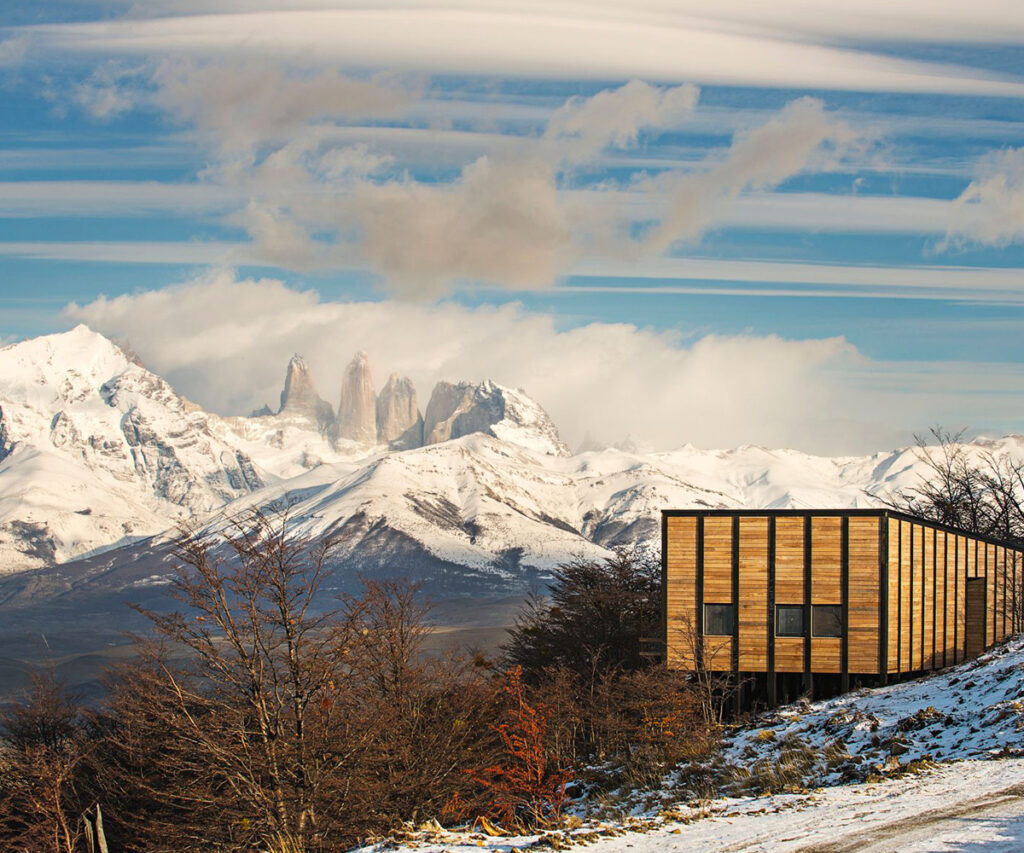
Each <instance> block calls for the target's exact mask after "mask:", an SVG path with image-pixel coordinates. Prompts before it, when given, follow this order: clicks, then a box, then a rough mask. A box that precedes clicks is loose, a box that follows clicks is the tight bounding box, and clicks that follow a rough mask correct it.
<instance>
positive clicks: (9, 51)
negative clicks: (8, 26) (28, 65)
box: [0, 35, 31, 69]
mask: <svg viewBox="0 0 1024 853" xmlns="http://www.w3.org/2000/svg"><path fill="white" fill-rule="evenodd" d="M30 44H31V40H30V38H29V37H28V36H27V35H17V36H13V37H11V38H8V39H3V40H0V69H2V68H17V67H18V66H19V65H21V64H22V63H23V62H24V61H25V56H26V55H27V54H28V50H29V46H30Z"/></svg>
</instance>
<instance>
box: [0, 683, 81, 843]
mask: <svg viewBox="0 0 1024 853" xmlns="http://www.w3.org/2000/svg"><path fill="white" fill-rule="evenodd" d="M87 750H88V741H87V737H86V733H85V728H84V720H83V716H82V709H81V707H80V706H79V704H78V701H77V700H76V699H75V698H74V697H73V696H72V695H71V694H70V693H68V691H67V690H66V689H65V687H64V686H63V685H62V684H61V683H60V682H59V681H58V680H57V678H56V676H55V675H54V673H53V671H52V670H43V671H39V672H34V673H33V674H32V676H31V689H30V690H29V693H28V695H27V696H26V697H25V699H24V700H23V701H21V702H18V703H15V704H14V705H13V706H11V707H10V708H8V709H7V710H6V711H5V712H4V713H3V714H2V715H0V840H2V842H3V849H5V850H12V851H19V853H20V851H25V853H29V851H31V853H37V851H38V853H42V851H48V853H50V851H52V853H74V851H76V850H77V849H78V843H79V841H80V839H81V835H82V828H83V827H82V821H81V818H82V814H83V812H84V811H85V808H86V805H87V800H86V794H85V793H84V792H83V784H82V781H83V780H82V770H83V766H84V761H85V758H86V753H87Z"/></svg>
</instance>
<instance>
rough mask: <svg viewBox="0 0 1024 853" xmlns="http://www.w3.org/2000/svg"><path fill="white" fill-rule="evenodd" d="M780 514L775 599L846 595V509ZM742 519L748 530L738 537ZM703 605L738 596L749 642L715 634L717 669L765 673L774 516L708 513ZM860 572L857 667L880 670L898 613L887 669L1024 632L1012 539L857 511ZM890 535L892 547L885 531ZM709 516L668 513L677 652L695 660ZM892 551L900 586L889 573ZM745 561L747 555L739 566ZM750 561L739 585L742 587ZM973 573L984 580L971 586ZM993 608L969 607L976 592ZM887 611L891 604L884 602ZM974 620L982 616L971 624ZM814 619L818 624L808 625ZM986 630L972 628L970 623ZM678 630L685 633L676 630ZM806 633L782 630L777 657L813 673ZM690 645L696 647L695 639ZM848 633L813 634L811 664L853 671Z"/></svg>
mask: <svg viewBox="0 0 1024 853" xmlns="http://www.w3.org/2000/svg"><path fill="white" fill-rule="evenodd" d="M807 521H808V518H807V516H800V515H794V516H776V517H775V518H774V527H775V533H774V541H775V551H774V566H775V576H774V578H775V580H774V604H776V605H779V604H789V605H805V604H806V603H807V601H808V599H809V600H810V602H812V603H813V604H831V605H841V604H842V603H843V587H842V581H843V572H844V554H843V550H842V536H843V519H842V518H841V517H840V516H838V515H827V516H826V515H819V516H815V515H813V514H811V515H810V519H809V528H808V527H806V526H805V524H806V522H807ZM734 524H736V525H738V529H739V533H740V535H739V539H738V540H737V541H736V542H734V541H733V530H734ZM702 525H703V542H704V548H703V551H702V556H703V566H704V575H703V585H702V587H701V594H702V598H701V603H702V605H703V604H731V603H733V602H735V603H736V604H737V611H736V616H737V629H736V630H737V634H738V638H739V642H738V644H737V645H736V647H735V649H734V648H733V645H734V643H733V639H732V638H731V637H705V639H704V652H705V659H706V660H707V661H708V663H709V664H710V665H711V666H712V667H713V668H714V669H717V670H729V669H732V668H734V667H736V668H738V669H739V671H741V672H765V671H767V669H768V660H769V647H768V642H769V624H771V623H770V620H774V618H775V613H774V610H773V609H771V608H770V604H771V602H770V601H769V597H768V594H769V593H768V583H769V566H770V563H771V560H770V557H771V556H772V555H770V554H769V520H768V517H767V516H764V515H756V514H751V515H747V516H744V515H740V516H739V517H738V520H737V519H736V518H734V517H732V516H726V515H723V516H705V517H704V518H703V519H702ZM807 529H809V530H810V555H809V557H810V572H811V583H810V589H809V590H808V589H807V588H806V586H805V548H804V545H805V542H804V539H805V531H806V530H807ZM847 532H848V551H847V553H846V555H845V571H846V572H847V577H848V598H847V602H846V603H847V610H846V614H847V621H848V633H847V638H846V656H847V664H848V666H847V671H848V672H850V673H852V674H858V673H872V672H877V671H878V668H879V666H881V665H882V660H881V654H880V645H879V632H880V631H881V629H882V617H883V615H884V616H885V617H886V619H887V622H888V636H887V638H886V639H885V641H884V649H885V653H886V660H887V670H888V672H890V673H908V672H916V671H921V670H928V669H933V668H939V667H943V666H949V665H952V664H954V663H957V662H960V661H962V660H964V659H965V658H967V657H970V656H972V655H975V654H977V653H978V651H977V649H978V643H981V644H982V645H983V647H988V646H990V645H991V644H993V643H994V642H1000V641H1002V640H1004V639H1006V638H1007V637H1008V636H1010V635H1011V634H1013V633H1015V632H1017V631H1019V630H1021V628H1022V627H1024V626H1022V625H1021V617H1020V615H1019V610H1020V606H1019V604H1020V599H1021V597H1022V596H1024V555H1022V554H1021V552H1019V551H1016V550H1014V549H1012V548H1006V547H1005V546H1002V545H995V544H993V543H989V542H982V541H980V540H977V539H975V538H973V537H971V536H969V535H965V534H959V533H955V532H951V531H947V530H939V529H937V528H936V527H933V526H931V525H929V524H922V523H918V522H916V521H908V520H905V519H898V518H891V517H887V516H858V515H851V516H849V517H848V519H847ZM883 532H884V533H885V535H886V537H887V540H888V548H887V550H885V551H884V552H883V551H880V546H881V545H882V544H883V543H882V541H881V536H882V534H883ZM697 542H698V520H697V518H696V517H694V516H668V517H667V518H666V554H665V561H666V572H667V581H666V593H665V596H666V603H667V613H666V627H667V630H668V632H669V638H668V641H669V655H668V657H669V661H670V663H671V665H673V666H680V667H685V666H688V665H689V664H690V663H691V661H692V642H691V643H689V644H687V643H685V642H683V641H682V639H681V638H682V636H683V635H685V633H686V632H687V631H689V632H691V633H693V631H694V630H695V628H696V623H698V622H699V620H700V618H701V616H702V614H703V607H701V609H700V611H698V608H697V595H698V585H697V583H696V570H697V566H698V565H699V564H700V557H701V555H698V553H697V551H698V549H697ZM880 558H881V559H883V560H885V559H887V561H888V569H887V571H888V586H887V588H886V596H885V597H883V595H882V590H881V587H880V586H879V582H880V580H881V577H882V567H881V565H880V562H879V560H880ZM734 561H735V562H736V565H734ZM737 570H738V578H739V585H738V588H737V589H736V590H734V589H733V574H734V571H737ZM969 579H972V580H974V583H973V584H970V585H969ZM969 589H971V590H972V592H971V593H970V595H972V596H974V597H975V598H973V599H972V601H973V602H975V604H976V602H981V605H982V611H981V612H980V613H979V612H978V611H976V609H972V608H971V607H969V606H968V590H969ZM883 607H884V608H885V613H884V614H883V613H882V608H883ZM968 622H970V626H968ZM809 630H810V624H809V623H808V631H809ZM971 630H974V631H984V633H983V634H976V635H974V637H973V638H972V637H971V634H970V631H971ZM673 632H674V633H675V634H677V635H679V637H680V639H675V640H674V639H673V637H672V635H673ZM806 642H807V641H806V640H805V639H804V638H801V637H780V638H776V640H775V643H774V650H775V655H774V657H775V660H774V667H775V671H776V672H780V673H799V672H803V671H804V669H805V666H806V656H805V645H806ZM688 645H689V648H687V646H688ZM842 661H843V642H842V639H841V638H829V637H815V638H812V639H811V640H810V669H811V671H812V672H819V673H839V672H841V671H842Z"/></svg>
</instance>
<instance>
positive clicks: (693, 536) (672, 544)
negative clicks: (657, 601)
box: [664, 516, 697, 669]
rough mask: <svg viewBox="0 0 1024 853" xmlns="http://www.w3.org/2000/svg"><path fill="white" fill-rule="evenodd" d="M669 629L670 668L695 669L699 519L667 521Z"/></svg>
mask: <svg viewBox="0 0 1024 853" xmlns="http://www.w3.org/2000/svg"><path fill="white" fill-rule="evenodd" d="M665 524H666V526H667V531H666V537H665V555H664V558H665V606H666V612H665V623H666V624H665V627H666V630H667V633H668V636H667V637H666V649H667V654H666V657H667V659H668V661H667V662H668V665H669V666H672V667H678V668H680V669H692V668H693V664H694V661H693V654H694V652H695V651H696V648H695V646H694V641H695V639H696V636H697V634H696V631H697V612H696V611H697V608H696V601H697V599H696V595H697V519H696V518H694V517H689V518H687V517H683V516H674V517H669V518H666V519H665Z"/></svg>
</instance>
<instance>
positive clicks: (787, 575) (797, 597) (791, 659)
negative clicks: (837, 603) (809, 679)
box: [773, 516, 804, 672]
mask: <svg viewBox="0 0 1024 853" xmlns="http://www.w3.org/2000/svg"><path fill="white" fill-rule="evenodd" d="M775 603H776V604H803V603H804V520H803V518H802V517H800V516H793V517H789V518H787V517H785V516H782V517H779V518H777V519H776V520H775ZM773 617H774V614H773ZM803 670H804V639H803V637H778V638H776V640H775V671H776V672H803Z"/></svg>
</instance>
